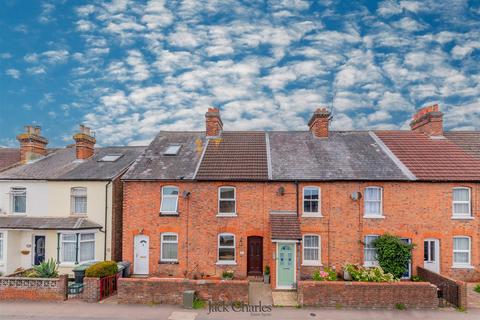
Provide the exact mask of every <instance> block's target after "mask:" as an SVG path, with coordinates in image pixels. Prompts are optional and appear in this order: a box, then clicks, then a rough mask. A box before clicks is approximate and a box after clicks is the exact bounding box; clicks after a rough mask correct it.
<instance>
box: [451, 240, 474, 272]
mask: <svg viewBox="0 0 480 320" xmlns="http://www.w3.org/2000/svg"><path fill="white" fill-rule="evenodd" d="M471 249H472V248H471V243H470V237H462V236H460V237H454V238H453V266H454V267H470V252H471Z"/></svg>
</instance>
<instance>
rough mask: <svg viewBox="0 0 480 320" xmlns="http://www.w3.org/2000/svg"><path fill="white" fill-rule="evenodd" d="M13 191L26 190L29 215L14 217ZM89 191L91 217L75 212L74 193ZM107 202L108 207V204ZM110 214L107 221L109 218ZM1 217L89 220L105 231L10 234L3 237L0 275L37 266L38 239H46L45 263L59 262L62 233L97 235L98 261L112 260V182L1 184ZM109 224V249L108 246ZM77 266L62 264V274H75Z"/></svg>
mask: <svg viewBox="0 0 480 320" xmlns="http://www.w3.org/2000/svg"><path fill="white" fill-rule="evenodd" d="M12 187H24V188H26V213H25V214H20V213H13V212H12V211H13V210H12V207H13V206H12V196H11V194H10V190H11V188H12ZM75 187H83V188H86V190H87V213H86V214H75V213H72V212H71V189H72V188H75ZM106 202H107V204H106ZM105 213H106V215H107V216H106V217H105ZM0 216H22V217H85V218H87V219H88V220H89V221H92V222H95V223H97V224H99V225H101V226H102V229H101V230H98V229H94V230H78V231H66V230H63V231H62V230H13V229H12V230H7V229H0V233H1V234H2V245H3V254H2V255H0V273H2V274H4V275H6V274H10V273H12V272H14V271H15V270H16V269H17V268H24V269H27V268H30V267H31V266H32V265H33V263H34V254H33V250H34V236H35V235H38V236H45V260H48V259H50V258H53V259H55V260H57V259H58V253H59V246H58V244H59V240H58V239H59V236H58V234H59V233H94V234H95V245H94V256H95V260H96V261H103V260H105V259H106V260H110V259H111V243H112V241H111V236H112V233H111V230H112V226H111V224H112V184H111V183H109V182H108V181H26V180H18V181H11V180H2V181H0ZM105 221H107V225H106V230H107V234H106V238H107V239H106V245H105V233H104V231H105ZM74 266H75V263H64V262H60V264H59V271H60V272H61V273H71V269H72V268H73V267H74Z"/></svg>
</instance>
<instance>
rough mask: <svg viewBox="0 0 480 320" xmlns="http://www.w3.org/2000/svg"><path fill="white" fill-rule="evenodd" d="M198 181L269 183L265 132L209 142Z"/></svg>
mask: <svg viewBox="0 0 480 320" xmlns="http://www.w3.org/2000/svg"><path fill="white" fill-rule="evenodd" d="M196 179H198V180H248V181H265V180H268V162H267V146H266V140H265V132H241V131H237V132H228V131H226V132H225V131H224V132H222V134H221V137H219V138H215V139H210V140H209V141H208V145H207V148H206V150H205V154H204V156H203V159H202V162H201V163H200V166H199V169H198V172H197V175H196Z"/></svg>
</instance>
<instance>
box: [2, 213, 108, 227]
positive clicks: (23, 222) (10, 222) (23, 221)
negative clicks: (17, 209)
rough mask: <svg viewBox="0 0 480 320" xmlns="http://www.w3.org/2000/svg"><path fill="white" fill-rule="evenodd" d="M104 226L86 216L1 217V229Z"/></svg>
mask: <svg viewBox="0 0 480 320" xmlns="http://www.w3.org/2000/svg"><path fill="white" fill-rule="evenodd" d="M101 228H102V226H101V225H99V224H97V223H95V222H92V221H89V220H87V219H86V218H77V217H66V218H52V217H38V218H37V217H24V216H23V217H14V216H8V217H0V229H33V230H83V229H101Z"/></svg>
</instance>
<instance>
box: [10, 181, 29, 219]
mask: <svg viewBox="0 0 480 320" xmlns="http://www.w3.org/2000/svg"><path fill="white" fill-rule="evenodd" d="M10 197H11V203H12V212H13V213H26V212H27V188H24V187H12V188H10Z"/></svg>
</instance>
